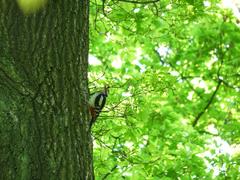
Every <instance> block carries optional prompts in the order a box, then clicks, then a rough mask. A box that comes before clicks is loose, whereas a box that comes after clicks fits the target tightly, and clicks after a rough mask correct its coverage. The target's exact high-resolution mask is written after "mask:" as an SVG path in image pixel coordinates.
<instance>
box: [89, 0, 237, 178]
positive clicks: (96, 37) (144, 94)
mask: <svg viewBox="0 0 240 180" xmlns="http://www.w3.org/2000/svg"><path fill="white" fill-rule="evenodd" d="M229 2H232V3H233V4H234V1H229ZM235 2H237V1H235ZM234 5H235V6H236V7H237V4H234ZM225 7H226V6H225V5H224V2H219V1H216V0H211V1H202V0H182V1H178V0H173V1H167V0H161V1H159V0H149V1H147V0H146V1H145V0H144V1H143V0H138V1H135V0H115V1H110V0H92V1H91V4H90V8H91V14H90V18H91V19H90V23H91V24H90V26H91V29H90V55H89V62H90V65H91V66H90V72H89V81H90V83H89V85H90V91H94V90H95V89H96V88H99V87H102V86H103V85H104V84H106V83H107V84H109V85H110V87H111V89H110V95H109V98H108V102H107V107H105V109H104V112H103V113H102V114H101V116H100V117H99V118H98V121H97V122H96V124H95V126H94V129H93V139H94V167H95V176H96V177H97V179H139V180H140V179H213V178H216V179H226V178H227V179H239V178H240V176H239V171H240V105H239V104H240V98H239V97H240V95H239V93H240V60H239V58H240V56H239V52H240V27H239V24H238V23H239V19H238V16H236V12H233V11H232V9H229V8H225Z"/></svg>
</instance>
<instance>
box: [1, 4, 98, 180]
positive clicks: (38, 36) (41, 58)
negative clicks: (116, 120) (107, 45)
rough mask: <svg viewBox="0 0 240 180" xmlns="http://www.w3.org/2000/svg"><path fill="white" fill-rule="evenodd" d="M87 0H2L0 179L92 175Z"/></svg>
mask: <svg viewBox="0 0 240 180" xmlns="http://www.w3.org/2000/svg"><path fill="white" fill-rule="evenodd" d="M88 18H89V0H56V1H55V0H48V4H47V5H46V6H45V8H44V9H43V10H41V11H38V12H37V13H35V14H32V15H28V16H26V15H24V14H23V13H22V12H21V11H20V10H19V8H18V5H17V3H16V0H11V1H8V0H1V1H0V179H22V180H28V179H31V180H32V179H44V180H45V179H66V180H70V179H93V177H94V176H93V166H92V141H91V136H90V132H89V128H88V127H89V121H88V119H89V118H88V117H89V114H88V107H87V100H88V81H87V70H88V61H87V59H88V41H89V39H88V31H89V26H88V24H89V22H88Z"/></svg>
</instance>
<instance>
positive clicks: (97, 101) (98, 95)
mask: <svg viewBox="0 0 240 180" xmlns="http://www.w3.org/2000/svg"><path fill="white" fill-rule="evenodd" d="M108 89H109V86H106V85H105V86H104V89H103V90H102V91H100V92H95V93H93V94H92V95H91V96H90V99H89V111H90V114H91V121H90V128H91V127H92V125H93V124H94V123H95V122H96V120H97V118H98V116H99V114H100V113H101V111H102V109H103V108H104V106H105V104H106V100H107V96H108Z"/></svg>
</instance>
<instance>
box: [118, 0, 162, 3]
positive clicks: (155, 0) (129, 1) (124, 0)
mask: <svg viewBox="0 0 240 180" xmlns="http://www.w3.org/2000/svg"><path fill="white" fill-rule="evenodd" d="M118 1H120V2H126V3H133V4H151V3H156V2H159V0H152V1H131V0H118Z"/></svg>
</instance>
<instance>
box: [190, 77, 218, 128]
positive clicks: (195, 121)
mask: <svg viewBox="0 0 240 180" xmlns="http://www.w3.org/2000/svg"><path fill="white" fill-rule="evenodd" d="M221 83H222V80H221V79H218V84H217V87H216V89H215V91H214V92H213V94H212V96H211V98H210V99H209V101H208V103H207V104H206V106H205V107H204V109H203V110H202V111H201V112H199V113H198V115H197V117H196V118H195V120H194V121H193V124H192V126H193V127H195V126H196V125H197V123H198V121H199V119H200V118H201V117H202V115H203V114H204V113H205V111H206V110H207V109H208V108H209V106H210V105H211V104H212V102H213V99H214V97H215V96H216V94H217V92H218V90H219V87H220V85H221Z"/></svg>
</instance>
